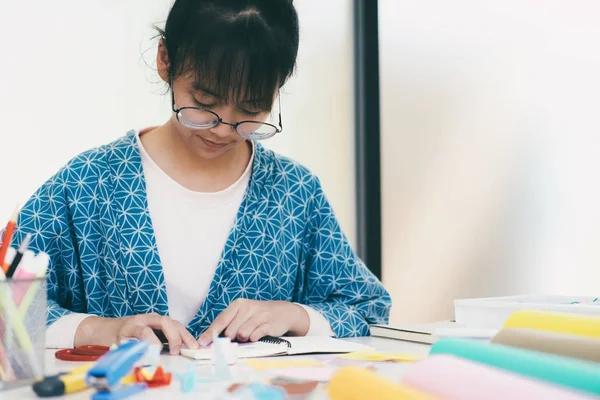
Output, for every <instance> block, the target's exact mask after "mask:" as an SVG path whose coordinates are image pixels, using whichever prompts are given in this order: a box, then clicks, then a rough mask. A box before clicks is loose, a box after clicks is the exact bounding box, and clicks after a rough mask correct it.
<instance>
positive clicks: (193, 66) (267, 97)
mask: <svg viewBox="0 0 600 400" xmlns="http://www.w3.org/2000/svg"><path fill="white" fill-rule="evenodd" d="M298 31H299V27H298V15H297V13H296V9H295V8H294V5H293V0H176V1H175V3H174V4H173V7H172V8H171V11H170V12H169V16H168V18H167V22H166V24H165V29H164V31H162V30H159V32H160V34H161V36H162V39H163V40H164V43H165V46H166V50H167V54H168V57H169V63H170V65H169V71H168V73H169V77H170V79H171V80H174V79H175V78H177V77H179V76H181V75H185V74H188V73H192V74H194V75H195V79H196V81H197V82H199V83H200V84H201V85H202V86H204V87H207V88H209V89H210V90H211V91H214V93H216V94H218V95H219V96H220V97H222V98H223V99H224V101H226V102H229V101H233V102H240V101H247V100H260V104H257V105H261V106H263V107H265V108H267V109H268V108H270V107H271V106H272V100H273V99H272V97H273V94H274V93H275V91H276V90H277V89H278V88H279V87H281V86H282V85H283V84H284V83H285V81H286V80H287V79H288V78H289V77H290V76H291V75H292V73H293V72H294V68H295V65H296V56H297V54H298V41H299V32H298ZM205 85H207V86H205Z"/></svg>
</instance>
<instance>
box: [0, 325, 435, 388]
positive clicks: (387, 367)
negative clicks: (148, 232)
mask: <svg viewBox="0 0 600 400" xmlns="http://www.w3.org/2000/svg"><path fill="white" fill-rule="evenodd" d="M344 340H348V341H352V342H357V343H362V344H366V345H369V346H372V347H374V348H375V349H376V350H380V351H386V352H398V353H409V354H423V355H425V354H427V353H428V352H429V346H428V345H422V344H417V343H409V342H403V341H399V340H389V339H381V338H374V337H361V338H351V339H344ZM54 353H55V350H46V364H45V369H46V375H52V374H56V373H58V372H63V371H68V370H70V369H72V368H73V367H74V366H77V365H81V364H80V363H75V362H67V361H60V360H57V359H56V358H55V357H54ZM322 357H324V356H323V355H306V356H290V357H278V358H287V359H291V358H294V359H299V358H312V359H315V358H316V359H318V358H322ZM329 357H331V356H329ZM190 362H194V361H191V360H189V359H187V358H185V357H172V356H168V355H163V356H161V365H162V366H163V367H164V368H165V369H166V370H168V371H176V372H184V371H185V370H186V369H187V367H188V365H189V363H190ZM196 363H197V362H196ZM407 365H408V364H403V363H378V364H376V366H377V372H378V374H380V375H381V376H382V377H385V378H387V379H390V380H392V381H399V379H400V376H401V374H402V371H403V370H404V369H405V368H406V367H407ZM197 368H198V369H197V371H198V376H199V377H200V376H202V375H204V376H208V375H209V374H210V368H211V367H210V366H207V365H199V366H198V367H197ZM232 373H233V374H234V376H235V377H238V378H239V377H251V376H253V377H256V378H260V375H259V374H260V373H257V372H256V371H254V370H252V369H251V368H250V367H249V366H247V365H246V364H245V363H244V362H243V360H240V362H239V363H238V365H236V366H234V367H232ZM230 384H231V383H225V384H219V385H216V384H211V385H209V384H197V385H196V387H195V389H194V390H193V391H192V392H190V393H182V392H181V391H180V387H179V381H178V379H177V378H176V377H173V381H172V382H171V385H170V386H168V387H165V388H158V389H149V390H146V391H144V392H143V393H141V394H138V395H136V396H132V397H131V398H132V399H136V398H137V399H170V400H172V399H173V398H177V399H179V398H184V399H185V398H189V399H192V398H194V399H197V398H198V395H199V394H201V395H202V399H207V400H208V399H211V398H215V396H216V395H217V394H218V393H222V391H223V390H224V389H225V388H226V387H228V386H229V385H230ZM92 393H93V391H92V390H86V391H84V392H80V393H74V394H71V395H68V396H66V397H64V398H65V399H68V400H80V399H89V398H90V395H91V394H92ZM0 398H1V399H2V400H4V399H6V400H9V399H11V400H12V399H14V400H17V399H18V400H28V399H39V398H38V397H37V396H36V395H35V393H33V391H32V390H31V387H29V386H28V387H23V388H20V389H15V390H11V391H5V392H0ZM311 398H314V399H322V398H326V397H324V394H323V392H322V391H316V392H315V394H314V396H312V397H311Z"/></svg>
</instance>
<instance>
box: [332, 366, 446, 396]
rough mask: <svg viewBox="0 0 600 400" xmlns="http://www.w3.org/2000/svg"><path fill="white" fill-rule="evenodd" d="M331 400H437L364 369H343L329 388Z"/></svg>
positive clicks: (334, 377) (335, 376) (333, 379)
mask: <svg viewBox="0 0 600 400" xmlns="http://www.w3.org/2000/svg"><path fill="white" fill-rule="evenodd" d="M327 392H328V394H329V398H330V399H331V400H364V399H377V400H435V399H436V397H433V396H430V395H428V394H425V393H422V392H420V391H417V390H415V389H413V388H411V387H408V386H406V385H400V384H395V383H393V382H390V381H388V380H386V379H384V378H382V377H380V376H378V375H377V374H375V373H373V372H371V371H369V370H366V369H362V368H357V367H345V368H341V369H340V370H339V371H338V372H337V373H336V374H335V375H334V376H333V378H331V381H330V382H329V385H328V386H327Z"/></svg>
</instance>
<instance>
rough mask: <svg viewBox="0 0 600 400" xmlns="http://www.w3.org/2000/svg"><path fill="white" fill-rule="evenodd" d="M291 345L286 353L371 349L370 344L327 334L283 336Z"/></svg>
mask: <svg viewBox="0 0 600 400" xmlns="http://www.w3.org/2000/svg"><path fill="white" fill-rule="evenodd" d="M284 339H285V340H287V341H288V342H290V344H291V345H292V347H291V348H290V349H288V354H290V355H292V354H311V353H352V352H355V351H372V350H374V349H373V348H372V347H370V346H365V345H363V344H358V343H353V342H349V341H346V340H342V339H334V338H331V337H327V336H304V337H287V336H286V337H285V338H284Z"/></svg>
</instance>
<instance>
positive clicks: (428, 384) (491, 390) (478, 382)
mask: <svg viewBox="0 0 600 400" xmlns="http://www.w3.org/2000/svg"><path fill="white" fill-rule="evenodd" d="M402 383H404V384H406V385H408V386H411V387H413V388H415V389H417V390H421V391H423V392H426V393H428V394H431V395H434V396H438V397H440V398H443V399H460V400H481V399H486V400H506V399H544V400H554V399H556V400H558V399H560V400H583V399H587V400H591V399H592V398H593V397H591V396H587V395H586V394H584V393H583V392H575V391H571V390H568V389H564V388H562V387H560V386H556V385H554V384H550V383H546V382H543V381H538V380H533V379H529V378H526V377H524V376H521V375H517V374H514V373H510V372H506V371H503V370H501V369H498V368H492V367H489V366H487V365H484V364H479V363H475V362H472V361H469V360H465V359H462V358H459V357H456V356H452V355H447V354H439V355H435V356H429V357H427V358H426V359H424V360H421V361H417V362H416V363H414V364H412V365H411V367H410V368H409V369H408V370H407V371H406V372H405V373H404V374H403V375H402Z"/></svg>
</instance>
